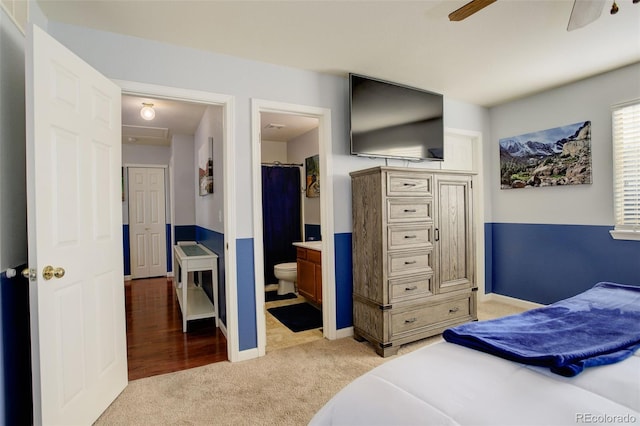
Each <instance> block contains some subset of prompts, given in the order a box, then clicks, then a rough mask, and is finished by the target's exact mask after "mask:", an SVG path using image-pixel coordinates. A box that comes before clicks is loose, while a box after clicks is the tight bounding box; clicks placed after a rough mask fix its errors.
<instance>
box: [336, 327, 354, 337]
mask: <svg viewBox="0 0 640 426" xmlns="http://www.w3.org/2000/svg"><path fill="white" fill-rule="evenodd" d="M351 336H353V327H345V328H340V329H338V330H336V339H342V338H344V337H351Z"/></svg>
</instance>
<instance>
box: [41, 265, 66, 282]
mask: <svg viewBox="0 0 640 426" xmlns="http://www.w3.org/2000/svg"><path fill="white" fill-rule="evenodd" d="M64 272H65V271H64V269H63V268H60V267H58V268H54V267H53V266H51V265H47V266H45V267H44V269H43V270H42V278H44V279H45V280H47V281H49V280H50V279H51V278H53V277H56V278H62V277H64Z"/></svg>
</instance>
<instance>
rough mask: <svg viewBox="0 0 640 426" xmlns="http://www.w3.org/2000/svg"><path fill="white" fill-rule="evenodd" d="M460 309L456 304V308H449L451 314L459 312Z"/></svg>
mask: <svg viewBox="0 0 640 426" xmlns="http://www.w3.org/2000/svg"><path fill="white" fill-rule="evenodd" d="M459 310H460V308H458V307H457V306H456V307H455V308H451V309H449V313H450V314H453V313H456V312H458V311H459Z"/></svg>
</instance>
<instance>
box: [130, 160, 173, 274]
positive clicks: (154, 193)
mask: <svg viewBox="0 0 640 426" xmlns="http://www.w3.org/2000/svg"><path fill="white" fill-rule="evenodd" d="M128 170H129V173H128V181H129V240H130V243H129V244H130V245H129V246H130V248H131V278H147V277H158V276H162V275H166V274H167V248H166V247H167V243H166V241H167V240H166V225H165V223H166V220H165V192H164V191H165V185H164V169H162V168H146V167H130V168H129V169H128Z"/></svg>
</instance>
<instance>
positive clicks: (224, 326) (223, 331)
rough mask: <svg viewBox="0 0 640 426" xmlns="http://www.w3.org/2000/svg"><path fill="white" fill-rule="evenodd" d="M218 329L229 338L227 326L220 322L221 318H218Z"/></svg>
mask: <svg viewBox="0 0 640 426" xmlns="http://www.w3.org/2000/svg"><path fill="white" fill-rule="evenodd" d="M218 328H219V329H220V331H221V332H222V334H224V337H225V338H227V326H226V325H224V324H223V323H222V321H220V318H218Z"/></svg>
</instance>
